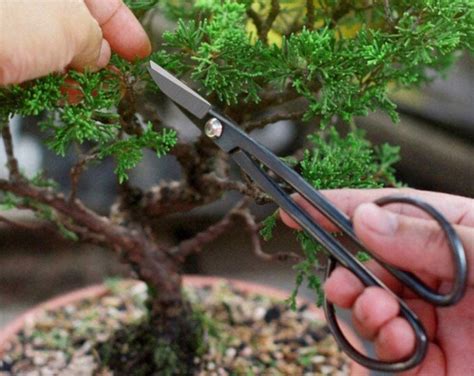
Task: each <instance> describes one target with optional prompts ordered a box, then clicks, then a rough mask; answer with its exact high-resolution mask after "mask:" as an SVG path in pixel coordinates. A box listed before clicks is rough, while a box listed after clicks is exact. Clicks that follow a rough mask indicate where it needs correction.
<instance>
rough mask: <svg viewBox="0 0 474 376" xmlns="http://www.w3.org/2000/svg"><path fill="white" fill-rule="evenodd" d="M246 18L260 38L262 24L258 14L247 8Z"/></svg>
mask: <svg viewBox="0 0 474 376" xmlns="http://www.w3.org/2000/svg"><path fill="white" fill-rule="evenodd" d="M247 16H248V17H249V18H250V19H251V20H252V21H253V23H254V25H255V28H256V29H257V35H258V36H260V35H261V34H262V28H263V23H262V20H261V19H260V16H259V15H258V13H257V12H255V11H254V10H253V9H252V6H249V7H248V9H247Z"/></svg>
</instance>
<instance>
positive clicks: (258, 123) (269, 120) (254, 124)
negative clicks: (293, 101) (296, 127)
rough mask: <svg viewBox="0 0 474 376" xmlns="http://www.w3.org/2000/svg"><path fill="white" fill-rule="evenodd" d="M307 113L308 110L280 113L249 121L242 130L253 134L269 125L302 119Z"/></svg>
mask: <svg viewBox="0 0 474 376" xmlns="http://www.w3.org/2000/svg"><path fill="white" fill-rule="evenodd" d="M305 113H306V110H305V111H295V112H282V113H279V112H278V113H275V114H272V115H269V116H266V117H263V118H261V119H258V120H251V121H247V122H245V123H243V124H242V128H243V129H245V130H246V131H247V132H251V131H253V130H254V129H261V128H264V127H265V126H266V125H268V124H273V123H276V122H278V121H282V120H297V119H300V118H301V117H302V116H303V115H304V114H305Z"/></svg>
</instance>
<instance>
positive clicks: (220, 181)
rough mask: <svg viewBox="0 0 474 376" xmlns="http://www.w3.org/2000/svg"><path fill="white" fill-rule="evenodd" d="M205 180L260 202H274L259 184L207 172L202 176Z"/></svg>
mask: <svg viewBox="0 0 474 376" xmlns="http://www.w3.org/2000/svg"><path fill="white" fill-rule="evenodd" d="M202 179H203V181H204V182H207V183H210V184H213V185H214V186H217V187H218V188H219V189H220V190H221V191H223V192H225V191H237V192H239V193H242V194H243V195H245V196H247V197H250V198H252V199H254V200H255V201H256V202H257V203H259V204H267V203H269V202H272V199H271V198H270V197H269V196H268V195H267V194H266V193H264V192H262V191H261V190H260V189H259V188H258V187H257V186H255V185H253V184H245V183H243V182H241V181H237V180H230V179H226V178H221V177H219V176H216V175H215V174H213V173H211V174H207V175H205V176H203V177H202Z"/></svg>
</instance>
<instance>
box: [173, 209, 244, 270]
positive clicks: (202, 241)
mask: <svg viewBox="0 0 474 376" xmlns="http://www.w3.org/2000/svg"><path fill="white" fill-rule="evenodd" d="M244 205H247V201H246V200H242V201H240V202H239V203H238V204H237V205H236V206H235V207H234V208H233V209H232V210H231V211H229V212H228V213H227V214H226V215H225V217H224V218H222V219H221V220H220V221H219V222H217V223H215V224H214V225H212V226H210V227H208V228H207V229H206V230H204V231H201V232H199V233H197V234H196V235H195V236H194V237H193V238H191V239H188V240H184V241H182V242H181V243H180V244H179V245H177V246H176V247H174V248H172V249H171V250H170V251H169V253H170V254H171V255H173V256H174V257H176V258H177V259H179V260H181V261H182V260H184V259H185V258H186V257H187V256H189V255H190V254H192V253H197V252H200V251H201V250H202V248H203V247H204V246H205V245H206V244H209V243H210V242H212V241H214V240H215V239H217V238H218V237H219V236H221V235H222V234H223V233H225V232H226V231H227V230H228V229H229V228H230V227H231V226H233V225H234V221H235V213H236V211H237V210H239V209H241V208H242V207H243V206H244Z"/></svg>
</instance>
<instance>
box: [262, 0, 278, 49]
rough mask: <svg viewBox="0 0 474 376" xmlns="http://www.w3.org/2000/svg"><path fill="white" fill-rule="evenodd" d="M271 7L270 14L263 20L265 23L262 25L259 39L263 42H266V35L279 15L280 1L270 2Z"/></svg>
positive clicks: (273, 0)
mask: <svg viewBox="0 0 474 376" xmlns="http://www.w3.org/2000/svg"><path fill="white" fill-rule="evenodd" d="M271 1H272V2H271V7H270V12H269V13H268V17H267V19H266V20H265V23H264V24H263V26H262V28H261V30H260V34H259V38H260V40H261V41H263V42H267V41H268V33H269V32H270V29H271V28H272V26H273V23H274V22H275V20H276V19H277V17H278V15H279V14H280V0H271Z"/></svg>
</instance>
